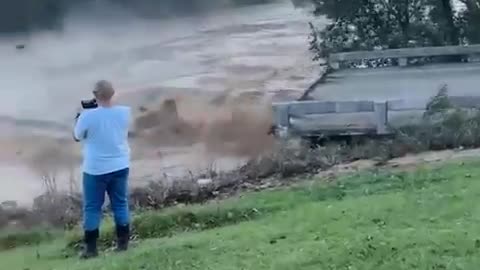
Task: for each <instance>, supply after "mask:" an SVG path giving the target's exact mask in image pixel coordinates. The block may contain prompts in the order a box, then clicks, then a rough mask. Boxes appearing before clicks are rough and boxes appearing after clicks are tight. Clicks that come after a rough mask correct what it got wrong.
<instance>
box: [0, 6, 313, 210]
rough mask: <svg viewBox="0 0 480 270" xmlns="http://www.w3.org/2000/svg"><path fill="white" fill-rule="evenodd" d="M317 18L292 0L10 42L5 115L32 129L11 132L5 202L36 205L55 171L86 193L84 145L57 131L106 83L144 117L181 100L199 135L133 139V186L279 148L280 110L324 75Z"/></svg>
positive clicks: (2, 141) (6, 137) (3, 43)
mask: <svg viewBox="0 0 480 270" xmlns="http://www.w3.org/2000/svg"><path fill="white" fill-rule="evenodd" d="M309 20H310V17H309V15H308V14H306V13H305V11H301V10H296V9H294V8H293V6H292V5H291V3H290V2H289V1H285V2H280V3H277V4H269V5H259V6H253V7H244V8H236V9H226V10H222V11H221V12H216V13H215V14H211V15H202V16H192V17H187V18H173V19H168V20H162V21H152V20H150V21H146V20H141V19H138V18H134V17H133V16H126V17H125V18H123V19H122V21H121V23H115V24H108V23H101V24H99V23H94V22H92V21H88V20H84V19H82V18H81V17H80V16H73V15H72V16H71V17H68V18H67V20H66V24H65V29H64V31H63V32H62V33H48V32H43V33H36V34H32V35H31V36H29V37H20V36H18V37H8V38H0V59H2V61H1V63H0V89H1V90H0V99H1V100H3V101H6V100H7V101H8V102H3V103H2V106H0V116H6V117H10V118H9V119H10V120H11V119H29V122H21V125H20V124H19V123H16V122H15V121H13V122H12V121H7V122H5V123H3V122H2V123H0V124H1V125H2V126H1V128H2V134H1V135H0V148H1V149H2V150H1V151H2V152H1V155H0V177H1V181H2V188H1V189H0V201H4V200H17V201H19V202H20V203H21V204H29V203H31V201H32V199H33V197H34V196H36V195H38V194H40V193H41V192H42V191H43V187H42V180H41V175H42V174H44V171H45V170H49V171H52V170H53V171H55V172H57V174H56V176H57V177H56V180H57V183H58V186H59V188H61V189H69V188H72V185H71V183H70V181H69V179H70V178H71V177H70V173H71V172H73V176H74V178H75V180H74V185H73V186H74V187H75V188H79V185H78V179H79V178H80V173H79V164H80V156H79V153H80V151H79V146H78V145H75V144H73V143H72V142H71V141H70V140H69V136H70V135H69V133H68V131H67V130H66V129H62V128H53V126H55V125H65V126H66V127H68V126H69V125H71V120H72V116H73V114H74V112H75V110H76V109H77V108H78V104H79V100H80V99H84V98H88V97H89V96H90V89H91V86H92V84H93V83H94V82H95V81H96V80H98V79H109V80H111V81H113V82H114V84H115V86H116V88H117V89H118V101H119V102H120V103H124V104H128V105H130V106H132V107H133V108H134V109H135V116H136V117H138V116H140V115H141V112H140V111H137V108H139V107H141V106H143V107H146V108H148V109H149V110H150V112H151V111H152V110H153V111H155V110H156V109H158V108H159V106H160V105H159V104H161V102H163V101H164V100H165V99H166V98H175V99H176V101H177V102H178V111H179V116H180V118H181V119H182V120H184V121H186V122H188V123H189V124H190V125H192V126H193V127H194V130H195V136H194V139H192V140H191V141H190V143H188V144H187V143H184V144H181V143H179V142H178V141H173V142H172V141H168V142H167V140H166V137H165V136H163V135H159V134H162V133H151V134H150V137H148V139H145V140H143V141H142V140H139V139H136V140H133V141H132V148H133V158H134V161H133V165H132V185H133V186H135V185H142V184H144V183H145V182H146V181H149V180H155V179H158V178H160V177H162V176H163V175H164V174H166V175H168V176H171V177H175V176H181V175H185V174H187V172H189V171H193V172H198V171H202V170H205V169H206V168H210V167H213V168H215V169H216V170H229V169H233V168H235V167H237V166H239V165H241V164H242V163H243V162H245V160H246V159H247V158H248V157H249V156H252V155H256V154H258V153H259V152H261V151H264V150H268V145H269V143H271V141H270V139H269V138H268V137H266V136H265V135H264V134H265V132H264V130H263V129H264V127H265V128H266V127H267V126H268V125H267V124H266V123H268V119H269V117H270V115H269V110H268V108H269V106H270V105H269V104H270V102H271V101H274V100H292V99H295V98H297V97H299V96H300V95H301V94H302V92H303V90H304V89H306V88H307V87H308V86H309V85H310V84H311V83H312V81H313V80H315V79H316V78H317V77H318V75H319V74H320V72H321V70H320V69H319V67H318V66H317V65H316V64H314V63H312V61H311V58H312V55H311V54H310V52H309V51H308V44H307V38H308V33H309V27H308V24H307V23H308V21H309ZM19 42H22V43H25V45H26V47H25V49H24V50H21V51H17V50H16V49H15V45H16V44H18V43H19ZM0 119H2V118H0ZM2 121H3V120H2ZM36 121H37V122H36ZM40 121H47V122H40ZM45 123H54V125H50V124H48V125H47V124H45ZM152 134H153V135H152ZM164 135H165V134H164ZM184 135H185V134H184ZM59 161H62V162H59ZM72 164H73V165H72ZM52 168H53V169H52Z"/></svg>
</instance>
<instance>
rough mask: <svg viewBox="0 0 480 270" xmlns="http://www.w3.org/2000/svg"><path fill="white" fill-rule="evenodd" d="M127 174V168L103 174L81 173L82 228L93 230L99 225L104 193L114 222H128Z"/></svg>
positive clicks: (123, 224) (119, 223)
mask: <svg viewBox="0 0 480 270" xmlns="http://www.w3.org/2000/svg"><path fill="white" fill-rule="evenodd" d="M128 174H129V169H128V168H127V169H123V170H119V171H116V172H112V173H108V174H103V175H91V174H87V173H83V228H84V230H86V231H93V230H96V229H98V228H99V227H100V222H101V219H102V206H103V204H104V201H105V193H107V194H108V196H109V198H110V204H111V208H112V212H113V216H114V219H115V224H116V225H117V226H125V225H128V224H129V223H130V214H129V209H128Z"/></svg>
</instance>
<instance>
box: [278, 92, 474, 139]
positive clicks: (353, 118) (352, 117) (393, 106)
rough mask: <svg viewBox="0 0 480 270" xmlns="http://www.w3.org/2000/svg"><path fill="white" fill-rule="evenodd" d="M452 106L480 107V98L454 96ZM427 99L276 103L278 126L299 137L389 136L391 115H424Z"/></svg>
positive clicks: (451, 99)
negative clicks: (411, 113)
mask: <svg viewBox="0 0 480 270" xmlns="http://www.w3.org/2000/svg"><path fill="white" fill-rule="evenodd" d="M449 99H450V101H451V103H452V105H454V106H456V107H461V108H479V109H480V96H451V97H449ZM425 110H426V102H425V100H418V101H415V100H413V101H411V100H409V101H407V100H393V101H386V102H374V101H343V102H325V101H297V102H285V103H274V104H273V111H274V122H275V126H277V127H279V128H281V129H286V130H288V132H289V133H294V134H298V135H300V136H312V135H320V134H321V135H346V136H348V135H367V134H368V135H388V134H391V133H392V131H391V130H390V126H395V124H394V123H392V122H391V119H389V115H392V114H395V113H404V112H407V113H408V112H414V113H417V114H418V113H423V112H424V111H425Z"/></svg>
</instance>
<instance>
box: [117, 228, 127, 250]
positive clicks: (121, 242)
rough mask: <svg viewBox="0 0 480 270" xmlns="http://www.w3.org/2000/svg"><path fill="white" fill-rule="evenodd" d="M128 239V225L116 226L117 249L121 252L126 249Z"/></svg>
mask: <svg viewBox="0 0 480 270" xmlns="http://www.w3.org/2000/svg"><path fill="white" fill-rule="evenodd" d="M129 241H130V225H125V226H117V249H116V251H118V252H122V251H127V250H128V242H129Z"/></svg>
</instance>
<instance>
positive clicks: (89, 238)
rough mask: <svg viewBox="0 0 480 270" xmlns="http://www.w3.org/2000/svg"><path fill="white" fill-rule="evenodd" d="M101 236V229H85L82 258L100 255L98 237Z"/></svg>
mask: <svg viewBox="0 0 480 270" xmlns="http://www.w3.org/2000/svg"><path fill="white" fill-rule="evenodd" d="M98 236H99V231H98V230H94V231H85V236H84V237H85V238H84V245H85V246H84V248H83V252H82V254H81V255H80V258H81V259H91V258H95V257H97V256H98V250H97V239H98Z"/></svg>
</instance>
